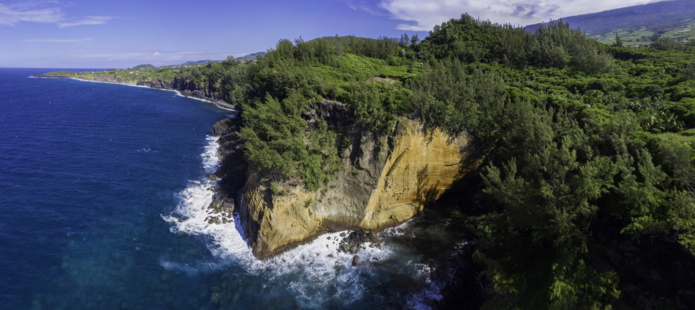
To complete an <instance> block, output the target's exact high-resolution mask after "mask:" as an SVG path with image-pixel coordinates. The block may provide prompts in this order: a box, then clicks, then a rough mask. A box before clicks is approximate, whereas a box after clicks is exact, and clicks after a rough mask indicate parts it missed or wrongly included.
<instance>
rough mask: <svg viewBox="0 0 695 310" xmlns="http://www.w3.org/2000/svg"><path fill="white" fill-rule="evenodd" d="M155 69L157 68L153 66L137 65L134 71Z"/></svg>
mask: <svg viewBox="0 0 695 310" xmlns="http://www.w3.org/2000/svg"><path fill="white" fill-rule="evenodd" d="M154 68H155V66H153V65H151V64H144V65H137V66H135V67H133V68H132V69H133V70H145V69H154Z"/></svg>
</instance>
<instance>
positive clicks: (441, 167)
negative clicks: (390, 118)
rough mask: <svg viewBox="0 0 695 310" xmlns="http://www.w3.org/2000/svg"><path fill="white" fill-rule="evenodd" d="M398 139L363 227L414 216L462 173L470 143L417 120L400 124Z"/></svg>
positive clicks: (373, 228) (367, 227)
mask: <svg viewBox="0 0 695 310" xmlns="http://www.w3.org/2000/svg"><path fill="white" fill-rule="evenodd" d="M398 127H399V128H398V129H397V133H396V134H397V136H398V139H397V140H396V143H395V145H394V147H393V150H392V151H391V155H390V156H389V157H388V159H387V161H386V165H385V166H384V169H383V171H382V172H381V177H380V178H379V183H378V185H377V187H376V188H375V189H374V191H373V192H372V195H371V197H370V199H369V204H368V205H367V210H366V213H365V217H364V220H363V221H362V224H361V226H362V228H364V229H369V230H379V229H383V228H386V227H389V226H393V225H397V224H399V223H402V222H404V221H406V220H408V219H410V218H412V217H413V216H414V215H415V214H416V213H417V212H418V211H420V210H422V208H423V207H424V206H425V204H427V203H430V202H432V201H434V200H436V199H437V198H439V196H441V195H442V193H444V191H445V190H446V189H448V188H449V186H451V184H452V183H453V182H454V181H455V180H456V179H457V178H458V177H460V176H461V174H462V173H465V171H462V162H463V160H464V154H463V152H462V151H461V149H462V148H463V147H464V146H465V145H466V144H467V143H468V140H467V138H466V137H465V136H464V135H459V136H458V137H452V136H450V135H448V134H446V133H444V132H442V131H441V130H439V129H438V128H435V129H434V130H431V131H429V132H424V131H423V130H422V129H421V128H420V127H419V125H418V123H417V122H415V121H410V120H404V121H402V122H401V123H400V124H399V125H398Z"/></svg>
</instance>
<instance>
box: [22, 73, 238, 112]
mask: <svg viewBox="0 0 695 310" xmlns="http://www.w3.org/2000/svg"><path fill="white" fill-rule="evenodd" d="M30 78H45V79H71V80H76V81H82V82H91V83H104V84H115V85H123V86H131V87H141V88H149V89H157V90H163V91H172V92H174V93H176V95H178V96H180V97H185V98H190V99H194V100H198V101H202V102H206V103H211V104H214V105H215V106H216V107H218V108H220V109H222V110H227V111H238V109H237V108H236V106H235V105H234V104H231V103H229V102H226V101H223V100H217V99H214V98H209V97H199V96H195V95H186V94H183V93H181V91H180V90H177V89H174V88H164V87H152V86H148V85H146V83H148V82H135V83H133V82H122V81H100V80H93V79H85V78H80V77H69V76H45V75H43V74H41V75H32V76H30ZM150 85H151V84H150Z"/></svg>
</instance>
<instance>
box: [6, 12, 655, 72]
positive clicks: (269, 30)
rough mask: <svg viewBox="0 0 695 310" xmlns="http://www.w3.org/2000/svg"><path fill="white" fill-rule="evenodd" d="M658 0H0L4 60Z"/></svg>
mask: <svg viewBox="0 0 695 310" xmlns="http://www.w3.org/2000/svg"><path fill="white" fill-rule="evenodd" d="M649 2H655V1H653V0H613V1H603V2H597V1H596V0H432V1H426V0H372V1H365V0H321V1H308V0H295V1H288V0H276V1H270V0H260V1H236V0H229V1H207V0H198V1H190V0H187V1H180V0H167V1H159V0H139V1H132V0H118V1H106V0H98V1H96V0H92V1H83V0H72V1H55V0H14V1H0V67H42V68H128V67H133V66H136V65H138V64H143V63H151V64H154V65H169V64H180V63H183V62H185V61H189V60H202V59H225V58H226V57H227V56H229V55H234V56H242V55H245V54H249V53H253V52H259V51H265V50H267V49H269V48H272V47H274V46H275V43H277V41H278V40H279V39H283V38H287V39H291V40H293V39H296V38H298V37H300V36H301V37H302V38H303V39H305V40H310V39H313V38H317V37H322V36H334V35H336V34H338V35H341V36H342V35H356V36H362V37H373V38H376V37H379V36H389V37H399V36H400V35H401V34H403V33H408V34H409V35H413V34H418V35H419V36H420V37H421V38H424V37H425V36H426V35H427V32H428V31H429V30H430V29H432V27H433V26H434V25H436V24H439V23H442V22H444V21H446V20H448V19H449V18H453V17H458V16H460V15H461V14H462V13H466V12H468V13H469V14H471V15H472V16H474V17H480V18H483V19H490V20H491V21H493V22H497V23H512V24H516V25H527V24H532V23H537V22H540V21H547V20H549V19H551V18H554V19H557V18H560V17H563V16H570V15H578V14H584V13H590V12H596V11H602V10H607V9H614V8H618V7H624V6H629V5H636V4H645V3H649Z"/></svg>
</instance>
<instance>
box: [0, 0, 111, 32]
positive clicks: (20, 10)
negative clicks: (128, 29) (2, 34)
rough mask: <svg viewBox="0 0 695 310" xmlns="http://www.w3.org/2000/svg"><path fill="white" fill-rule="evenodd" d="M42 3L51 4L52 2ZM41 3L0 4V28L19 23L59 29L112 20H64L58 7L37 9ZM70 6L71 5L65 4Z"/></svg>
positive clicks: (97, 17) (98, 18) (93, 17)
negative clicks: (43, 25)
mask: <svg viewBox="0 0 695 310" xmlns="http://www.w3.org/2000/svg"><path fill="white" fill-rule="evenodd" d="M43 3H48V4H53V3H54V1H45V2H43ZM43 3H31V2H26V3H19V4H15V5H4V4H1V3H0V26H10V27H15V26H16V25H17V24H18V23H21V22H32V23H47V24H56V25H58V27H60V28H65V27H74V26H83V25H101V24H105V23H106V22H108V21H110V20H112V19H113V17H110V16H88V17H86V18H83V19H66V18H65V14H64V13H63V11H62V9H61V8H60V7H50V8H43V7H42V8H39V6H43ZM65 5H71V4H69V3H68V4H65Z"/></svg>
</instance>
